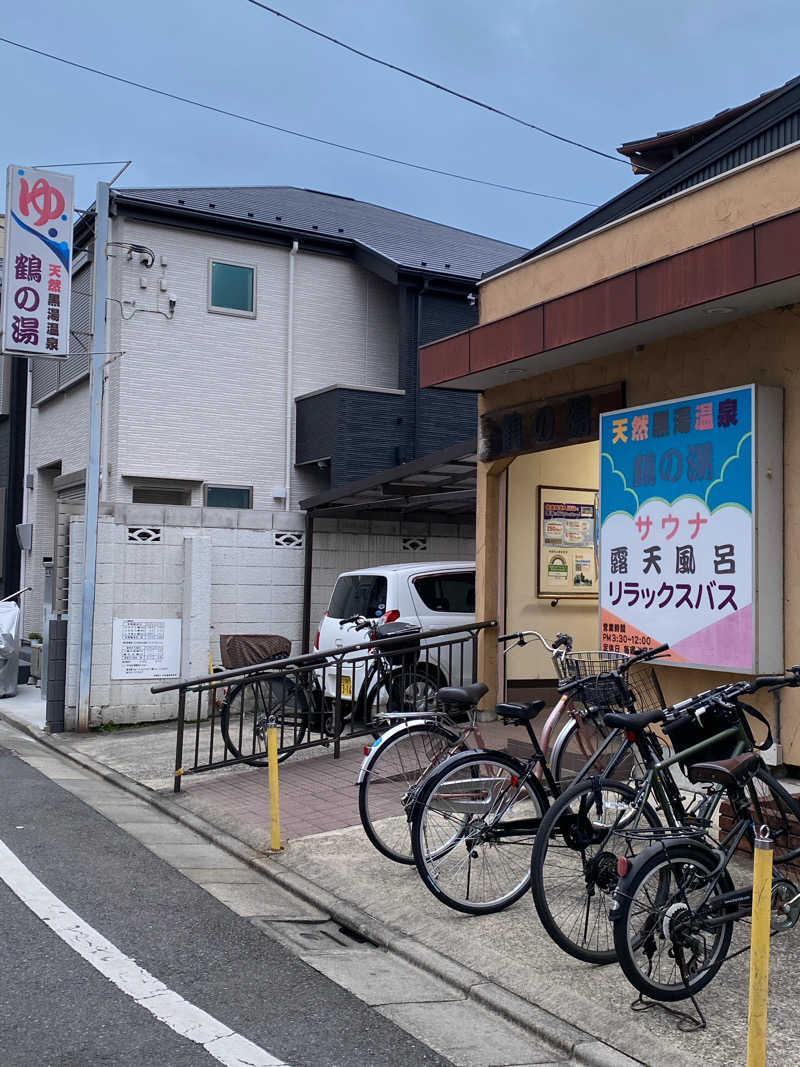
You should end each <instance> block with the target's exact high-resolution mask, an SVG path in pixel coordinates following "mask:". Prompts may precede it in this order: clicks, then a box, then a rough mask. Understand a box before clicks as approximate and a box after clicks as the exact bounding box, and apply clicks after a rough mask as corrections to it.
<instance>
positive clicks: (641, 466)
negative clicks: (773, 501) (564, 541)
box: [600, 385, 780, 672]
mask: <svg viewBox="0 0 800 1067" xmlns="http://www.w3.org/2000/svg"><path fill="white" fill-rule="evenodd" d="M755 397H756V390H755V386H751V385H748V386H744V387H741V388H737V389H728V390H723V391H720V392H715V393H703V394H699V395H697V396H690V397H683V398H682V399H680V400H670V401H668V402H665V403H663V404H650V405H648V406H646V407H639V408H629V409H626V410H624V411H616V412H611V413H609V414H607V415H603V416H601V426H600V442H601V478H600V513H601V533H600V541H601V544H600V575H601V578H600V606H601V632H602V646H603V648H606V649H619V650H620V651H627V650H628V649H631V648H634V647H652V646H655V645H660V644H662V643H665V642H666V643H668V644H669V645H670V653H669V657H668V658H669V659H670V660H671V661H672V662H673V663H682V664H685V665H687V666H688V665H692V666H702V667H717V668H721V669H727V670H732V671H743V672H747V671H752V670H754V669H755V644H756V642H755V637H756V614H755V612H756V605H755V589H756V584H755V523H754V510H755V507H754V503H755V471H756V466H755V460H754V456H755ZM774 607H775V610H777V611H780V605H775V606H774Z"/></svg>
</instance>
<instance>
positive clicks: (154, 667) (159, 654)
mask: <svg viewBox="0 0 800 1067" xmlns="http://www.w3.org/2000/svg"><path fill="white" fill-rule="evenodd" d="M180 668H181V620H180V619H114V626H113V636H112V644H111V677H112V679H113V680H115V681H125V680H131V679H137V678H179V677H180Z"/></svg>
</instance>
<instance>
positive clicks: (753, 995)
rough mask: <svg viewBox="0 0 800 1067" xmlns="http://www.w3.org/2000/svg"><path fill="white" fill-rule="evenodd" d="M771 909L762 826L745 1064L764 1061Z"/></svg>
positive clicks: (768, 852)
mask: <svg viewBox="0 0 800 1067" xmlns="http://www.w3.org/2000/svg"><path fill="white" fill-rule="evenodd" d="M771 912H772V838H771V837H770V835H769V828H768V827H766V826H762V827H761V830H760V831H759V833H758V836H757V837H756V840H755V849H754V853H753V926H752V930H751V934H750V1007H749V1010H748V1014H747V1067H765V1064H766V1062H767V1001H768V995H769V938H770V916H771Z"/></svg>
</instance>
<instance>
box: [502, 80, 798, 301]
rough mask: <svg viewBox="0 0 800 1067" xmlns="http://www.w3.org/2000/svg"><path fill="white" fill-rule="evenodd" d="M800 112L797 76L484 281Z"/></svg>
mask: <svg viewBox="0 0 800 1067" xmlns="http://www.w3.org/2000/svg"><path fill="white" fill-rule="evenodd" d="M799 109H800V77H798V78H793V79H792V80H791V81H790V82H787V84H786V85H785V86H784V87H783V88H782V89H778V90H776V92H775V94H774V95H772V96H770V97H769V98H768V99H767V100H764V101H762V102H761V103H760V104H757V105H756V106H755V107H753V108H751V109H750V110H748V111H746V112H745V113H744V114H742V115H739V117H738V118H734V119H733V121H732V122H730V123H728V124H727V125H725V126H723V127H722V129H718V130H715V131H714V132H713V133H711V134H709V136H708V137H705V138H703V140H702V141H699V142H698V143H697V144H695V145H692V146H691V147H690V148H687V149H686V151H685V152H682V153H681V154H680V155H679V156H677V157H676V158H675V159H674V160H672V161H671V162H669V163H666V164H665V165H664V166H663V167H662V168H661V169H660V170H658V171H656V173H655V174H651V175H649V176H648V177H646V178H643V179H642V180H641V181H640V182H636V183H635V184H634V185H632V186H630V187H629V188H627V189H625V190H623V192H621V193H618V194H617V195H616V196H615V197H612V199H611V200H607V201H606V203H605V204H601V205H600V207H597V208H594V209H593V210H592V211H590V212H589V213H588V214H586V215H584V216H583V217H582V218H580V219H578V221H577V222H573V223H571V224H570V225H569V226H567V227H565V229H563V230H560V231H559V232H558V233H557V234H555V235H554V236H553V237H550V238H548V239H547V240H546V241H544V242H542V244H540V245H537V246H536V247H535V248H532V249H531V250H530V251H529V252H526V253H525V254H524V255H522V256H519V257H517V259H512V260H509V262H508V263H504V264H502V265H501V266H499V267H495V268H494V269H493V270H490V271H486V272H485V273H484V274H483V275H482V280H483V279H488V278H492V277H494V275H496V274H502V273H503V271H506V270H508V269H509V268H511V267H514V266H517V265H518V264H520V263H525V262H527V260H529V259H534V258H535V257H536V256H539V255H542V254H543V253H545V252H549V251H552V250H553V249H554V248H558V247H560V246H561V245H564V244H567V243H568V242H570V241H573V240H577V239H578V238H580V237H585V236H586V235H587V234H590V233H592V232H593V231H594V230H598V229H600V228H601V227H603V226H606V225H609V224H610V223H612V222H618V221H619V220H620V219H623V218H625V217H626V216H627V215H632V214H634V213H635V212H636V211H640V210H641V209H642V208H645V207H648V206H649V205H650V204H652V203H654V202H655V201H657V200H658V199H659V197H660V196H662V195H664V194H665V193H666V192H667V191H668V190H669V189H670V188H672V186H674V185H676V184H677V183H678V182H680V181H681V180H682V179H683V178H686V177H688V175H689V174H691V173H692V172H694V171H697V170H699V169H700V168H701V167H703V166H704V165H705V164H706V163H707V162H708V161H709V157H711V156H719V155H724V154H725V153H726V152H729V151H731V149H733V148H735V147H736V146H737V144H741V143H742V142H744V141H746V140H749V139H750V138H751V137H753V136H756V135H757V134H758V133H760V132H761V130H762V129H764V128H766V127H767V126H769V125H772V124H773V123H775V122H777V121H779V120H780V119H781V118H784V117H785V116H786V115H788V114H790V113H791V112H792V111H797V110H799Z"/></svg>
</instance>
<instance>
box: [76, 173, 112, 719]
mask: <svg viewBox="0 0 800 1067" xmlns="http://www.w3.org/2000/svg"><path fill="white" fill-rule="evenodd" d="M95 209H96V213H95V220H94V288H93V295H94V315H93V325H92V354H91V360H90V365H89V459H88V462H87V464H86V511H85V522H84V552H83V588H82V597H81V660H80V668H81V669H80V676H79V679H78V724H77V725H78V730H79V731H85V730H88V729H89V697H90V692H91V683H92V630H93V627H94V601H95V577H96V573H97V518H98V514H99V511H100V458H101V457H100V439H101V430H102V422H103V375H104V373H105V371H104V368H105V360H106V349H107V345H106V294H107V292H108V261H107V259H106V246H107V245H108V209H109V184H108V182H98V183H97V196H96V198H95Z"/></svg>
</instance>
